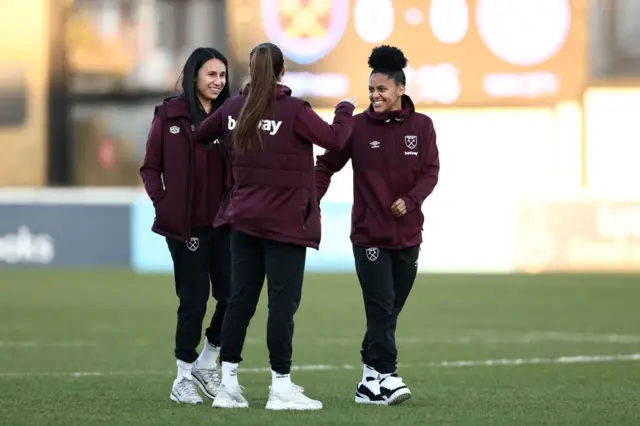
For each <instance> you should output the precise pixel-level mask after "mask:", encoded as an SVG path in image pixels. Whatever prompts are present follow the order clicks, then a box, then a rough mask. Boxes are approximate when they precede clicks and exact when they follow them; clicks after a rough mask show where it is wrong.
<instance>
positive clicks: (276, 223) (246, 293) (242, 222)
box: [194, 43, 355, 410]
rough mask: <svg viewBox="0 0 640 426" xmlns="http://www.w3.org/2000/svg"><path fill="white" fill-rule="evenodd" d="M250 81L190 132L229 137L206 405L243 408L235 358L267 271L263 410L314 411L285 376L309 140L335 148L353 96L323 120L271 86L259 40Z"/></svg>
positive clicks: (309, 179)
mask: <svg viewBox="0 0 640 426" xmlns="http://www.w3.org/2000/svg"><path fill="white" fill-rule="evenodd" d="M249 72H250V81H249V83H248V84H247V85H246V86H245V87H244V89H243V90H242V92H241V94H240V95H239V96H236V97H233V98H230V99H229V100H227V102H225V104H224V105H223V106H222V107H221V108H220V109H219V110H217V111H216V112H215V113H214V114H212V115H211V116H209V117H208V118H207V119H206V120H205V121H204V122H203V123H202V124H201V125H200V126H199V127H198V128H197V129H196V131H195V134H194V138H195V140H196V141H200V142H202V143H206V141H209V140H211V139H222V140H223V143H224V144H226V145H228V149H229V155H230V161H229V164H230V167H231V177H232V179H231V180H232V181H233V182H232V184H233V186H232V189H231V191H230V193H229V195H228V197H227V199H226V200H225V202H224V205H223V207H222V208H221V210H220V213H219V214H218V217H217V219H216V221H215V222H214V226H220V227H222V226H230V228H231V264H232V266H231V268H232V282H231V295H230V297H229V301H228V307H227V311H226V314H225V320H224V323H223V325H222V335H221V350H220V361H221V363H222V383H221V387H220V390H219V392H218V395H217V396H216V398H215V399H214V401H213V406H214V407H220V408H245V407H248V405H249V404H248V403H247V401H246V399H245V398H244V396H243V394H242V390H241V389H242V388H241V387H240V385H239V383H238V376H237V374H238V364H239V363H240V362H241V361H242V357H241V353H242V347H243V344H244V340H245V337H246V333H247V327H248V326H249V322H250V321H251V318H252V317H253V315H254V313H255V310H256V306H257V304H258V300H259V297H260V292H261V290H262V285H263V282H264V279H265V276H266V277H267V282H268V297H269V317H268V320H267V346H268V349H269V359H270V364H271V370H272V371H271V373H272V385H271V388H270V392H269V399H268V401H267V405H266V408H267V409H272V410H284V409H288V410H317V409H320V408H322V403H321V402H320V401H315V400H313V399H311V398H308V397H307V396H306V395H305V394H304V393H303V389H302V388H301V387H300V386H297V385H295V384H294V383H293V382H292V381H291V377H290V372H291V355H292V341H293V328H294V321H293V317H294V314H295V313H296V311H297V309H298V305H299V304H300V299H301V294H302V281H303V276H304V268H305V260H306V249H307V247H312V248H314V249H318V246H319V243H320V209H319V205H318V196H317V194H316V182H315V172H314V161H313V160H314V158H313V144H315V145H318V146H320V147H323V148H325V149H329V150H341V149H342V147H343V146H344V144H345V143H346V141H347V139H348V138H349V136H350V135H351V125H352V120H353V117H352V114H353V110H354V108H355V99H353V98H351V99H348V100H345V101H342V102H340V103H338V105H337V106H336V110H335V116H334V120H333V124H332V125H329V124H327V123H326V122H325V121H324V120H323V119H322V118H321V117H320V116H318V114H316V113H315V112H314V111H313V109H312V108H311V107H310V106H309V104H308V103H306V102H305V101H303V100H301V99H298V98H296V97H293V96H291V89H289V88H288V87H287V86H285V85H282V84H280V79H281V78H282V76H283V75H284V73H285V66H284V58H283V55H282V51H281V50H280V48H278V47H277V46H276V45H274V44H271V43H263V44H260V45H258V46H256V47H255V48H254V49H253V50H252V51H251V54H250V61H249Z"/></svg>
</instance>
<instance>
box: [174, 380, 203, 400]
mask: <svg viewBox="0 0 640 426" xmlns="http://www.w3.org/2000/svg"><path fill="white" fill-rule="evenodd" d="M169 398H171V400H172V401H175V402H177V403H180V404H202V402H203V401H202V397H201V396H200V394H198V389H197V388H196V385H195V383H193V380H191V379H190V378H188V377H178V378H176V379H175V380H174V381H173V387H172V388H171V395H169Z"/></svg>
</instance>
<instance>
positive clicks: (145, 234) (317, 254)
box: [130, 194, 355, 273]
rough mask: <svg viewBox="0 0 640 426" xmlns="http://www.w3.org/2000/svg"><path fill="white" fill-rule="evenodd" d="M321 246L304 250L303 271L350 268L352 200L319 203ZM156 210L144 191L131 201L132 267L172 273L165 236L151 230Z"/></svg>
mask: <svg viewBox="0 0 640 426" xmlns="http://www.w3.org/2000/svg"><path fill="white" fill-rule="evenodd" d="M321 209H322V241H321V243H320V250H314V249H308V250H307V264H306V271H307V272H314V273H334V272H353V271H355V267H354V263H353V252H352V250H351V242H350V240H349V232H350V229H351V203H330V202H329V203H322V205H321ZM154 217H155V211H154V208H153V205H152V203H151V201H150V200H149V198H148V197H147V196H146V194H144V195H141V196H140V197H139V198H138V199H136V200H135V201H134V202H133V203H132V205H131V222H130V223H131V233H130V235H131V267H132V268H133V270H134V271H136V272H138V273H171V272H172V271H173V263H172V261H171V255H170V254H169V250H168V249H167V243H166V241H165V239H164V237H162V236H160V235H157V234H155V233H154V232H152V231H151V226H152V225H153V220H154Z"/></svg>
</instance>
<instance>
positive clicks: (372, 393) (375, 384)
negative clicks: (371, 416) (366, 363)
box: [356, 377, 387, 405]
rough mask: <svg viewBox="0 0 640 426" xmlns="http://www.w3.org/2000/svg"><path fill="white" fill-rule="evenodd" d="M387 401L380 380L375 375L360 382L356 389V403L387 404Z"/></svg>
mask: <svg viewBox="0 0 640 426" xmlns="http://www.w3.org/2000/svg"><path fill="white" fill-rule="evenodd" d="M386 403H387V402H386V401H385V400H384V398H383V397H382V393H381V392H380V381H379V380H377V379H374V378H373V377H367V381H366V382H360V383H358V389H356V404H375V405H385V404H386Z"/></svg>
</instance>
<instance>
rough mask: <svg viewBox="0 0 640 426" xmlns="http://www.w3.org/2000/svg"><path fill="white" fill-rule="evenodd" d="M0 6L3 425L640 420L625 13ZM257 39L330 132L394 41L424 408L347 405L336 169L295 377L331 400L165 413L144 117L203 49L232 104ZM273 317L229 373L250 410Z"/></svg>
mask: <svg viewBox="0 0 640 426" xmlns="http://www.w3.org/2000/svg"><path fill="white" fill-rule="evenodd" d="M0 6H1V7H0V10H1V11H2V13H0V35H1V37H0V149H1V154H0V419H3V424H29V425H32V424H34V423H35V424H61V425H62V424H67V425H68V424H83V425H89V424H120V423H129V424H155V425H157V424H184V423H185V422H190V423H192V424H209V422H211V421H216V419H217V418H220V419H221V420H223V421H228V422H232V424H256V425H258V424H261V425H262V424H264V423H265V422H271V421H277V422H279V423H282V424H300V423H301V422H302V421H306V422H309V423H311V424H363V425H364V424H367V425H371V424H378V423H379V424H387V423H390V422H396V423H400V424H421V425H422V424H439V425H449V424H451V425H454V424H455V425H457V424H469V425H503V424H504V425H516V424H517V425H542V424H558V425H598V426H601V425H604V424H610V425H632V424H633V425H637V424H640V406H639V402H638V401H640V391H639V389H640V388H639V387H638V383H640V363H638V362H637V361H640V309H639V308H638V300H640V285H639V284H638V276H637V272H638V271H640V185H638V182H640V167H638V161H639V159H640V132H639V130H638V129H639V127H638V117H639V112H640V42H639V41H640V1H638V0H290V1H285V0H227V1H224V0H20V1H17V0H0ZM264 40H270V41H272V42H274V43H276V44H278V45H280V46H281V47H282V48H283V50H284V52H285V54H286V65H287V67H288V73H287V76H286V78H285V83H286V84H289V85H290V86H291V87H292V88H293V90H294V93H295V94H298V95H299V96H302V97H304V98H306V99H308V100H309V101H310V102H311V103H312V105H313V106H314V107H315V108H317V110H318V111H320V112H321V113H322V114H323V116H324V117H326V119H327V120H330V119H331V117H332V115H331V113H332V107H333V105H334V104H335V103H336V101H337V100H339V99H341V98H343V97H345V96H347V95H351V94H355V95H357V96H358V98H359V101H360V105H361V106H362V107H365V106H366V104H367V100H366V96H367V82H366V81H367V76H368V70H367V66H366V62H367V61H366V60H367V57H368V54H369V52H370V50H371V48H372V47H373V46H374V45H377V44H382V43H385V44H393V45H397V46H399V47H401V48H402V49H403V50H404V51H405V54H406V55H407V57H408V58H409V61H410V66H409V68H408V69H407V74H408V77H409V83H408V86H409V87H408V93H409V94H410V95H411V96H412V98H413V99H414V101H416V103H417V105H418V109H419V110H420V111H421V112H424V113H427V114H429V115H430V116H431V117H432V118H433V119H434V123H435V126H436V129H437V131H438V143H439V148H440V153H441V163H442V171H441V175H440V183H439V185H438V187H437V188H436V190H435V192H434V193H433V195H432V196H431V197H429V199H428V200H427V201H426V203H425V205H424V207H423V210H424V213H425V217H426V223H425V227H424V237H425V242H424V244H423V246H422V252H421V258H420V262H419V270H420V272H421V274H420V275H419V278H418V281H417V283H416V289H415V292H414V294H413V296H412V297H411V298H410V301H409V303H408V305H407V308H406V312H405V313H404V314H403V317H402V318H401V322H400V328H399V331H398V345H399V349H400V352H401V360H400V362H401V363H403V366H404V367H403V368H404V372H403V374H404V376H405V379H406V380H407V382H408V383H409V384H410V386H411V387H412V389H413V391H414V395H415V397H414V399H413V400H412V402H411V404H407V405H406V407H401V408H400V409H398V410H396V409H393V410H389V409H388V408H389V407H381V409H376V410H373V415H374V417H372V414H371V412H370V411H367V410H366V409H361V408H362V407H354V406H353V405H354V404H352V403H351V400H352V396H353V387H354V385H355V383H356V381H357V380H358V377H359V372H358V368H359V367H358V365H359V359H358V347H359V341H360V337H361V334H362V331H363V329H364V319H363V308H362V302H361V300H360V295H359V288H358V284H357V280H356V279H355V277H354V275H353V263H352V254H351V247H350V244H349V215H350V207H351V190H352V186H351V171H350V168H349V166H347V168H346V169H345V170H344V171H343V172H341V173H340V174H339V175H337V176H336V177H335V180H334V183H333V185H332V187H331V188H330V191H329V193H328V195H327V197H326V198H325V199H324V200H323V205H322V212H323V242H322V247H321V249H320V251H318V252H315V251H309V255H308V265H307V267H308V280H307V283H306V286H305V295H304V300H303V304H302V307H301V311H300V313H299V314H298V318H299V320H298V321H299V322H298V323H297V329H296V333H297V334H296V340H295V342H294V343H295V350H296V353H295V360H294V361H295V362H296V363H297V365H298V366H299V367H300V369H301V370H300V371H298V372H296V373H295V374H296V377H294V380H298V381H299V382H300V384H302V385H304V386H305V387H306V388H308V390H309V393H310V394H311V396H318V397H320V398H321V399H323V400H324V402H325V406H326V407H327V408H326V409H325V410H324V411H323V412H322V413H312V414H296V415H292V416H287V415H284V416H278V415H276V416H272V415H269V413H264V412H263V411H264V410H249V412H248V413H226V412H225V413H218V412H215V413H213V412H212V411H211V410H210V407H208V406H205V407H206V408H203V407H197V408H195V409H192V408H186V409H178V408H177V407H173V406H171V405H170V402H169V399H168V393H169V386H170V383H171V377H172V374H173V365H174V364H173V360H172V339H173V322H174V318H175V307H176V300H175V296H174V294H173V283H172V277H171V275H170V272H171V263H170V257H169V253H168V251H167V249H166V244H165V243H164V241H163V239H162V238H160V237H159V236H157V235H155V234H152V233H151V231H150V226H151V222H152V221H153V216H154V213H153V208H152V207H151V204H150V202H149V201H148V200H147V197H146V195H145V194H144V191H143V190H142V188H141V181H140V177H139V174H138V168H139V167H140V164H141V161H142V157H143V154H144V146H145V142H146V135H147V132H148V129H149V127H150V122H151V118H152V113H153V106H154V105H155V104H156V103H158V102H160V101H161V100H162V98H163V97H165V96H168V95H170V94H172V93H174V92H175V86H176V81H177V79H178V75H179V72H180V68H181V67H182V65H183V63H184V61H185V60H186V57H187V56H188V54H189V53H190V52H191V50H192V49H193V48H195V47H197V46H201V45H202V46H206V45H208V46H214V47H216V48H218V49H220V50H221V51H223V52H224V53H225V54H226V55H227V57H228V58H229V61H230V73H231V79H232V80H231V85H232V90H233V91H236V90H237V89H238V88H239V85H240V82H241V81H242V79H243V78H244V76H245V73H246V70H247V67H248V64H247V59H248V52H249V50H250V49H251V47H253V45H255V44H256V43H258V42H261V41H264ZM336 294H337V295H338V296H336ZM265 303H266V300H263V301H262V306H261V311H260V312H259V313H258V314H257V316H256V319H255V321H254V322H253V324H252V327H251V331H250V338H249V341H248V342H247V347H246V352H247V356H246V362H245V366H246V367H247V368H249V370H247V374H246V376H245V377H246V378H243V379H242V380H244V385H245V386H246V387H247V392H248V395H249V399H250V402H251V403H252V406H253V407H256V408H258V407H261V406H262V405H263V404H264V402H265V400H266V396H267V395H266V392H267V391H266V385H267V384H268V375H267V374H266V373H263V374H250V373H252V372H260V371H261V370H259V369H261V368H265V367H266V366H267V364H266V360H267V358H266V349H265V344H264V327H263V326H262V325H263V324H264V316H265V315H264V313H265V312H264V304H265ZM490 367H491V368H490ZM252 368H253V370H251V369H252ZM351 369H354V371H350V370H351ZM180 408H183V407H180ZM376 408H380V407H376ZM400 413H402V416H400ZM212 416H215V418H214V419H212Z"/></svg>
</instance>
